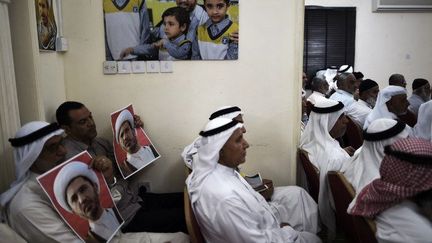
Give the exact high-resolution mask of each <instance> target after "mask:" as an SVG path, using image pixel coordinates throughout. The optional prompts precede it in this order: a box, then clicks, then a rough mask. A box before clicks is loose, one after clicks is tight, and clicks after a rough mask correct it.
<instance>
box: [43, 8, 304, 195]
mask: <svg viewBox="0 0 432 243" xmlns="http://www.w3.org/2000/svg"><path fill="white" fill-rule="evenodd" d="M303 6H304V5H303V1H285V0H273V1H262V0H247V1H242V2H241V6H240V39H241V42H240V56H239V60H238V61H207V62H200V61H198V62H190V61H188V62H175V63H174V73H172V74H140V75H138V74H135V75H133V74H127V75H113V76H107V75H103V74H102V62H103V61H104V57H105V53H104V32H103V13H102V1H101V0H74V1H63V14H64V35H65V36H66V38H67V39H68V41H69V51H68V52H67V53H66V54H65V55H64V77H65V78H64V80H65V86H66V97H67V99H69V100H78V101H81V102H83V103H85V104H86V106H87V107H88V108H89V109H90V110H91V111H92V112H93V114H94V117H95V119H96V123H97V126H98V130H99V135H101V136H104V137H111V136H112V135H111V128H110V124H109V114H110V112H112V111H114V110H117V109H119V108H121V107H123V106H125V105H127V104H129V103H133V104H134V106H135V109H136V112H137V113H138V114H140V115H141V117H142V119H143V120H144V123H145V130H146V131H147V133H148V135H149V136H150V138H151V139H152V140H153V143H154V144H155V145H156V147H157V148H158V150H159V152H160V153H161V155H162V158H161V159H159V160H158V161H157V162H156V163H154V164H153V165H151V166H150V167H148V168H146V169H145V170H144V172H142V173H140V174H139V176H140V177H141V179H143V180H146V181H147V180H149V181H151V182H152V189H153V190H154V191H181V190H182V188H183V186H184V179H185V175H184V167H183V162H182V161H181V158H180V153H181V151H182V149H183V148H184V147H185V146H186V145H187V144H189V143H190V142H192V141H193V139H194V138H195V137H196V136H197V134H198V132H199V131H200V129H201V128H202V127H203V125H204V124H205V122H206V121H207V118H208V116H209V114H210V113H211V112H212V111H213V110H215V109H216V108H218V107H220V106H222V105H230V104H235V105H239V106H240V107H241V108H242V109H243V110H244V111H245V112H246V115H245V119H246V127H247V131H248V132H247V134H246V138H247V139H248V140H249V142H250V144H251V148H250V149H249V151H248V159H247V163H246V164H245V165H244V166H243V168H244V169H245V171H246V172H250V173H252V172H257V171H260V172H261V173H262V175H263V176H264V177H266V178H271V179H273V180H274V182H275V184H276V185H286V184H293V183H294V182H295V159H296V155H295V152H296V147H297V143H298V137H299V129H298V128H299V120H300V115H299V113H300V112H299V108H300V104H299V100H300V98H299V94H300V84H299V80H300V73H301V69H302V67H301V65H302V45H303ZM257 16H259V17H257ZM50 82H53V80H51V81H50Z"/></svg>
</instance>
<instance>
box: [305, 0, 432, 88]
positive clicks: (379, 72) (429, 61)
mask: <svg viewBox="0 0 432 243" xmlns="http://www.w3.org/2000/svg"><path fill="white" fill-rule="evenodd" d="M305 4H306V5H319V6H344V7H357V27H356V48H355V69H356V70H359V71H361V72H363V74H365V76H366V77H367V78H371V79H374V80H376V81H377V82H379V84H380V87H381V88H382V87H385V86H387V85H388V77H389V76H390V75H391V74H392V73H401V74H404V75H405V78H406V80H407V82H408V86H409V87H407V88H408V89H409V90H411V84H412V80H413V79H414V78H419V77H423V78H426V79H428V80H429V81H432V69H431V67H432V58H431V56H432V48H430V45H431V43H432V28H431V23H432V12H426V13H406V12H405V13H397V12H394V13H373V12H372V1H371V0H362V1H360V0H306V1H305Z"/></svg>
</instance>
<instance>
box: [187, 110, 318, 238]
mask: <svg viewBox="0 0 432 243" xmlns="http://www.w3.org/2000/svg"><path fill="white" fill-rule="evenodd" d="M245 132H246V131H245V130H244V129H243V124H241V123H239V122H238V121H235V120H232V119H229V118H215V119H213V120H210V121H209V122H208V123H207V125H206V127H205V128H204V130H203V131H202V132H201V133H200V135H201V139H200V140H199V141H200V146H199V148H198V156H197V158H198V161H196V163H193V164H192V166H193V170H192V173H191V174H190V175H189V176H188V178H187V180H186V185H187V188H188V193H189V195H190V200H191V204H192V208H193V210H194V212H195V216H196V218H197V221H198V224H199V225H200V228H201V232H202V233H203V236H204V238H205V240H206V241H207V242H320V240H319V238H318V237H317V236H316V235H314V234H311V233H308V232H305V231H304V232H299V231H296V230H294V229H293V228H292V227H291V226H289V225H288V224H286V223H284V222H281V221H279V220H278V218H277V217H276V216H275V215H274V214H273V212H272V209H271V208H270V206H269V204H268V203H267V202H266V201H265V199H264V198H263V197H262V196H261V195H260V194H258V193H257V192H256V191H255V190H254V189H253V188H252V187H251V186H250V185H249V184H248V183H247V182H246V181H245V180H244V179H243V177H242V176H241V175H240V174H239V173H238V172H237V171H236V168H237V167H238V165H239V164H241V163H244V162H245V160H246V149H247V148H248V147H249V144H248V143H247V141H246V140H245V139H244V137H243V134H244V133H245Z"/></svg>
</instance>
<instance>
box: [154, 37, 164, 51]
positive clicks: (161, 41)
mask: <svg viewBox="0 0 432 243" xmlns="http://www.w3.org/2000/svg"><path fill="white" fill-rule="evenodd" d="M163 43H164V39H160V40H158V41H156V42H153V44H152V46H153V47H154V48H157V49H160V48H162V47H163Z"/></svg>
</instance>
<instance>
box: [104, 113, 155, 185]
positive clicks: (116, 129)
mask: <svg viewBox="0 0 432 243" xmlns="http://www.w3.org/2000/svg"><path fill="white" fill-rule="evenodd" d="M111 125H112V131H113V147H114V155H115V159H116V163H117V165H118V167H119V169H120V172H121V173H122V176H123V178H128V177H129V176H131V175H133V174H135V173H136V172H138V171H139V170H142V169H143V168H144V167H146V166H147V165H149V164H151V163H152V162H153V161H155V160H156V159H158V158H159V157H160V155H159V153H158V152H157V150H156V149H155V147H154V146H153V144H152V143H151V141H150V139H149V137H148V136H147V134H146V133H145V131H144V129H142V128H141V127H135V122H134V110H133V107H132V105H128V106H127V107H125V108H122V109H120V110H118V111H116V112H113V113H112V114H111Z"/></svg>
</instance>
